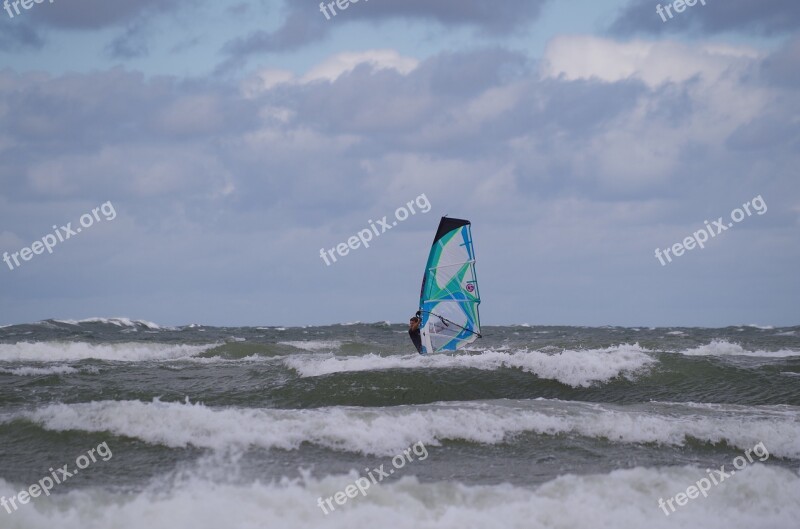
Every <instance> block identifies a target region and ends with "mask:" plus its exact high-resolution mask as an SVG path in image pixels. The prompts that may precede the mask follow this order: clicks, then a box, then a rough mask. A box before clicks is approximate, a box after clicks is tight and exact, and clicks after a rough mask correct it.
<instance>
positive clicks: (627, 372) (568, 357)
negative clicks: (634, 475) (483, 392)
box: [284, 345, 657, 387]
mask: <svg viewBox="0 0 800 529" xmlns="http://www.w3.org/2000/svg"><path fill="white" fill-rule="evenodd" d="M284 363H285V364H286V366H287V367H289V368H291V369H294V370H295V371H297V372H298V373H299V374H300V376H302V377H313V376H320V375H328V374H331V373H342V372H348V371H376V370H382V369H420V368H424V369H454V368H472V369H482V370H486V371H494V370H497V369H501V368H517V369H522V370H523V371H526V372H529V373H534V374H536V375H537V376H539V377H540V378H545V379H549V380H557V381H559V382H561V383H563V384H568V385H570V386H573V387H588V386H590V385H592V384H595V383H599V382H608V381H610V380H612V379H614V378H617V377H620V376H622V377H625V378H629V379H632V378H635V376H636V375H637V374H638V373H640V372H642V371H644V370H646V369H647V368H649V367H650V366H652V365H654V364H655V363H657V360H655V359H654V358H653V357H651V356H650V355H648V354H647V353H646V352H645V349H642V348H641V347H639V346H638V345H620V346H617V347H609V348H606V349H586V350H578V351H574V350H566V351H562V352H560V353H557V354H548V353H545V352H542V351H517V352H513V353H512V352H504V351H484V352H482V353H480V354H473V355H464V354H460V355H443V354H438V355H428V356H422V355H402V356H400V355H394V356H378V355H375V354H368V355H364V356H347V357H333V356H321V355H302V356H300V355H298V356H292V357H289V358H288V359H286V360H285V361H284Z"/></svg>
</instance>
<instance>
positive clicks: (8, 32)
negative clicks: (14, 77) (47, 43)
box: [0, 23, 44, 52]
mask: <svg viewBox="0 0 800 529" xmlns="http://www.w3.org/2000/svg"><path fill="white" fill-rule="evenodd" d="M43 45H44V39H42V37H41V36H40V35H39V33H38V32H37V31H36V30H35V29H34V28H33V27H31V26H29V25H27V24H24V23H16V24H9V25H8V27H4V28H3V32H2V33H0V50H2V51H4V52H10V51H13V52H16V51H20V50H25V49H35V50H38V49H41V48H42V46H43Z"/></svg>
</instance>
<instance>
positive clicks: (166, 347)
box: [0, 342, 216, 362]
mask: <svg viewBox="0 0 800 529" xmlns="http://www.w3.org/2000/svg"><path fill="white" fill-rule="evenodd" d="M214 347H216V345H215V344H209V345H181V344H163V343H133V342H129V343H113V344H90V343H86V342H18V343H15V344H0V360H2V361H26V362H65V361H78V360H86V359H95V360H110V361H117V362H139V361H146V360H177V359H183V358H191V357H194V356H196V355H199V354H201V353H202V352H204V351H207V350H209V349H212V348H214Z"/></svg>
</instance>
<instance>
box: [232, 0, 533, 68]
mask: <svg viewBox="0 0 800 529" xmlns="http://www.w3.org/2000/svg"><path fill="white" fill-rule="evenodd" d="M350 1H352V0H350ZM547 2H548V0H506V1H504V2H502V3H491V2H485V1H482V0H437V1H435V2H430V1H428V0H381V1H380V2H378V1H373V2H371V3H370V2H368V0H361V3H352V4H348V5H349V7H348V8H347V9H346V10H345V11H341V10H338V9H337V14H336V15H333V16H331V14H330V13H329V15H328V16H329V17H330V19H326V17H325V15H323V14H322V13H321V12H320V8H319V5H318V3H316V2H287V3H286V10H287V15H286V18H285V20H284V22H283V24H282V25H281V26H280V27H279V28H278V29H276V30H274V31H263V30H262V31H256V32H253V33H251V34H250V35H247V36H245V37H241V38H238V39H235V40H232V41H230V42H228V43H227V44H226V45H225V46H224V48H223V51H224V52H225V53H227V54H228V55H229V56H230V58H229V59H228V61H227V63H226V64H227V65H235V64H238V63H240V62H241V60H242V59H243V58H244V57H246V56H248V55H252V54H256V53H273V52H283V51H291V50H297V49H300V48H302V47H304V46H307V45H309V44H312V43H314V42H320V41H322V40H324V39H325V38H327V37H328V35H329V34H330V32H331V31H333V30H335V29H336V28H338V27H340V26H341V25H342V24H345V23H347V22H353V21H359V20H360V21H369V22H372V23H379V22H385V21H390V20H397V19H411V20H415V21H421V22H432V23H437V24H439V25H440V26H442V27H445V28H456V27H468V28H474V29H476V30H478V31H479V32H480V33H482V34H486V35H502V34H506V33H508V32H513V31H516V30H519V29H521V28H523V27H526V26H527V25H528V24H529V23H530V22H532V21H534V20H536V19H537V18H538V17H539V15H540V13H541V9H542V7H543V6H544V5H545V4H546V3H547ZM223 69H224V68H223Z"/></svg>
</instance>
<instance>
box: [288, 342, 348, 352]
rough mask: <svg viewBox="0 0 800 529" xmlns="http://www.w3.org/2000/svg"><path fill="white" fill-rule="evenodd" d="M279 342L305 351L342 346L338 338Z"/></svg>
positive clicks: (330, 349)
mask: <svg viewBox="0 0 800 529" xmlns="http://www.w3.org/2000/svg"><path fill="white" fill-rule="evenodd" d="M278 343H279V344H281V345H289V346H291V347H294V348H295V349H303V350H304V351H314V352H316V351H332V350H337V349H339V348H340V347H341V346H342V342H340V341H338V340H304V341H293V342H278Z"/></svg>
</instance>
